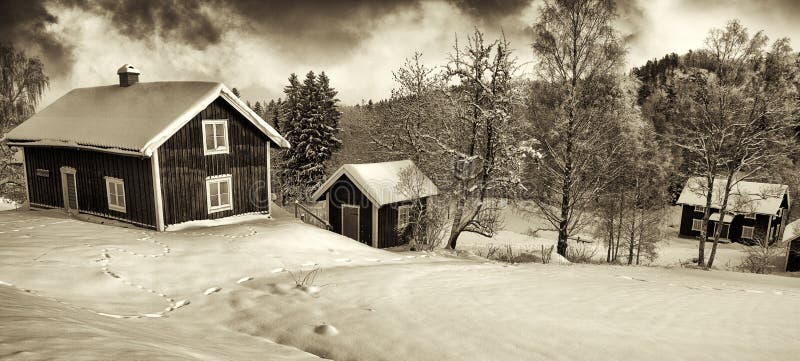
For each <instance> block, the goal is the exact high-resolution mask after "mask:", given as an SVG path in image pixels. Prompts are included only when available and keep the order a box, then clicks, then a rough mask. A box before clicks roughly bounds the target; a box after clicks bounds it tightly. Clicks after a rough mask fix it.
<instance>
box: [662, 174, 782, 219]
mask: <svg viewBox="0 0 800 361" xmlns="http://www.w3.org/2000/svg"><path fill="white" fill-rule="evenodd" d="M726 183H727V182H726V181H725V179H715V180H714V191H713V197H712V199H711V207H712V208H717V209H719V208H720V207H721V206H722V198H723V193H724V190H725V184H726ZM707 188H708V187H707V184H706V179H705V178H703V177H693V178H689V180H688V181H686V186H684V187H683V190H682V191H681V195H680V197H678V202H676V203H677V204H685V205H690V206H705V205H706V190H707ZM788 192H789V186H787V185H784V184H771V183H759V182H747V181H739V182H738V183H736V184H735V185H734V186H733V188H732V189H731V194H730V196H729V197H728V207H727V209H728V211H730V212H735V213H759V214H766V215H777V214H778V210H780V208H781V203H783V199H784V197H786V195H787V194H788ZM786 198H787V202H789V201H788V197H786Z"/></svg>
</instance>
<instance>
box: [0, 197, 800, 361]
mask: <svg viewBox="0 0 800 361" xmlns="http://www.w3.org/2000/svg"><path fill="white" fill-rule="evenodd" d="M276 213H278V214H276V215H275V219H273V220H257V221H254V222H249V223H241V224H236V225H224V226H218V227H210V228H195V229H187V230H183V231H175V232H166V233H156V232H151V231H143V230H138V229H126V228H120V227H113V226H106V225H99V224H93V223H87V222H82V221H76V220H72V219H69V218H67V217H66V216H65V215H63V214H61V213H60V212H58V211H20V210H16V211H6V212H0V232H2V233H0V260H1V261H0V282H2V283H0V320H1V321H0V358H5V357H8V358H12V359H13V358H17V359H43V358H58V359H75V358H82V359H85V358H92V359H113V358H120V357H124V358H139V359H187V358H192V359H271V360H280V359H307V358H315V357H316V356H315V355H319V356H322V357H326V358H332V359H337V360H344V359H359V360H362V359H363V360H373V359H387V360H408V359H413V360H444V359H458V360H487V359H502V360H510V359H587V358H588V359H594V360H624V359H631V360H632V359H659V360H669V359H675V360H682V359H693V360H712V359H713V360H716V359H737V360H747V359H750V360H763V359H770V360H791V359H796V357H797V354H798V353H800V343H798V342H797V338H796V335H797V334H798V333H800V314H799V313H798V312H796V311H797V305H798V304H799V302H800V279H798V278H791V277H776V276H762V275H751V274H743V273H734V272H725V271H710V272H709V271H698V270H689V269H680V268H673V269H667V268H657V267H622V266H605V265H557V264H549V265H541V264H523V265H516V266H511V265H507V264H500V263H494V262H487V261H484V260H479V259H465V258H458V257H454V256H450V255H448V254H446V253H444V252H437V253H408V252H404V253H403V252H401V253H394V252H388V251H383V250H376V249H372V248H370V247H366V246H363V245H361V244H359V243H357V242H354V241H351V240H349V239H347V238H344V237H341V236H338V235H335V234H332V233H330V232H327V231H324V230H321V229H318V228H314V227H313V226H309V225H305V224H302V223H300V222H299V221H296V220H294V219H292V218H291V216H289V215H288V214H282V213H280V212H276ZM509 232H511V231H509ZM316 267H319V268H320V270H319V272H318V274H317V277H316V280H315V281H314V283H313V284H312V285H311V287H306V288H303V289H299V288H297V287H295V282H294V280H293V277H294V278H298V277H302V276H303V275H305V274H307V273H308V271H309V270H312V269H314V268H316ZM289 271H290V272H291V273H290V272H289Z"/></svg>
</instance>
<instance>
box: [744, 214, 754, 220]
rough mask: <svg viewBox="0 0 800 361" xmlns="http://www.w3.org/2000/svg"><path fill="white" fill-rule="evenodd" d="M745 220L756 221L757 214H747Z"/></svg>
mask: <svg viewBox="0 0 800 361" xmlns="http://www.w3.org/2000/svg"><path fill="white" fill-rule="evenodd" d="M744 218H746V219H756V214H755V213H747V214H745V215H744Z"/></svg>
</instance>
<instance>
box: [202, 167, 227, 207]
mask: <svg viewBox="0 0 800 361" xmlns="http://www.w3.org/2000/svg"><path fill="white" fill-rule="evenodd" d="M206 195H207V203H208V213H214V212H221V211H226V210H229V209H233V194H232V192H231V175H230V174H225V175H218V176H212V177H208V178H206Z"/></svg>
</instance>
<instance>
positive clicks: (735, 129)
mask: <svg viewBox="0 0 800 361" xmlns="http://www.w3.org/2000/svg"><path fill="white" fill-rule="evenodd" d="M767 41H768V40H767V37H766V36H765V35H764V34H763V33H762V32H757V33H756V34H754V35H753V36H750V34H749V33H748V31H747V29H746V28H745V27H743V26H742V25H741V24H740V23H739V22H738V21H736V20H734V21H730V22H729V23H728V24H727V26H726V27H725V28H724V29H714V30H712V31H711V32H710V33H709V36H708V38H707V40H706V49H705V51H706V52H707V53H708V54H710V55H711V58H712V59H713V61H714V64H713V66H714V71H713V72H707V71H704V70H697V69H694V70H691V69H690V70H689V72H690V73H689V74H684V75H680V76H679V78H678V79H677V86H676V88H677V94H678V110H677V111H678V115H679V116H678V119H683V120H684V121H682V122H680V123H679V124H678V126H677V127H676V130H675V134H674V136H673V137H672V142H673V143H674V144H675V145H677V146H678V147H680V148H681V149H682V150H683V151H684V154H685V159H686V161H688V162H689V167H688V169H689V171H690V175H694V176H700V177H703V179H704V180H705V184H704V185H703V186H702V187H698V188H700V189H699V190H697V191H698V192H701V193H702V194H703V195H704V196H705V200H706V207H705V212H704V214H703V220H702V229H701V235H700V240H699V245H698V258H697V264H698V266H701V267H711V266H712V265H713V263H714V257H715V255H716V249H717V244H718V242H719V239H720V235H721V232H722V228H723V227H722V226H718V227H715V229H714V232H713V235H712V237H713V238H712V249H711V253H710V254H709V257H708V262H707V263H706V260H705V243H706V241H707V239H708V222H709V219H710V216H711V208H712V204H713V206H717V204H715V203H717V202H718V203H719V204H718V208H719V214H720V222H723V223H724V216H725V215H726V214H727V213H729V212H730V211H729V199H730V196H731V193H732V190H733V189H734V188H735V187H736V185H737V184H738V183H739V182H741V181H745V180H749V179H752V178H754V177H758V176H760V175H761V174H762V173H763V171H764V170H766V169H769V168H770V167H772V166H773V165H774V164H778V163H781V162H782V160H783V159H785V158H787V157H788V156H789V155H791V154H793V153H794V152H795V151H796V142H795V136H796V131H795V130H796V127H797V126H798V114H797V89H796V88H795V86H794V82H795V81H796V77H797V68H796V63H795V61H796V60H795V59H796V57H795V55H793V52H792V49H791V47H790V46H789V43H788V40H786V39H779V40H778V41H776V42H775V43H774V44H773V45H772V47H771V50H770V51H769V52H765V50H764V48H765V46H766V44H767ZM715 187H722V188H720V189H715Z"/></svg>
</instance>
